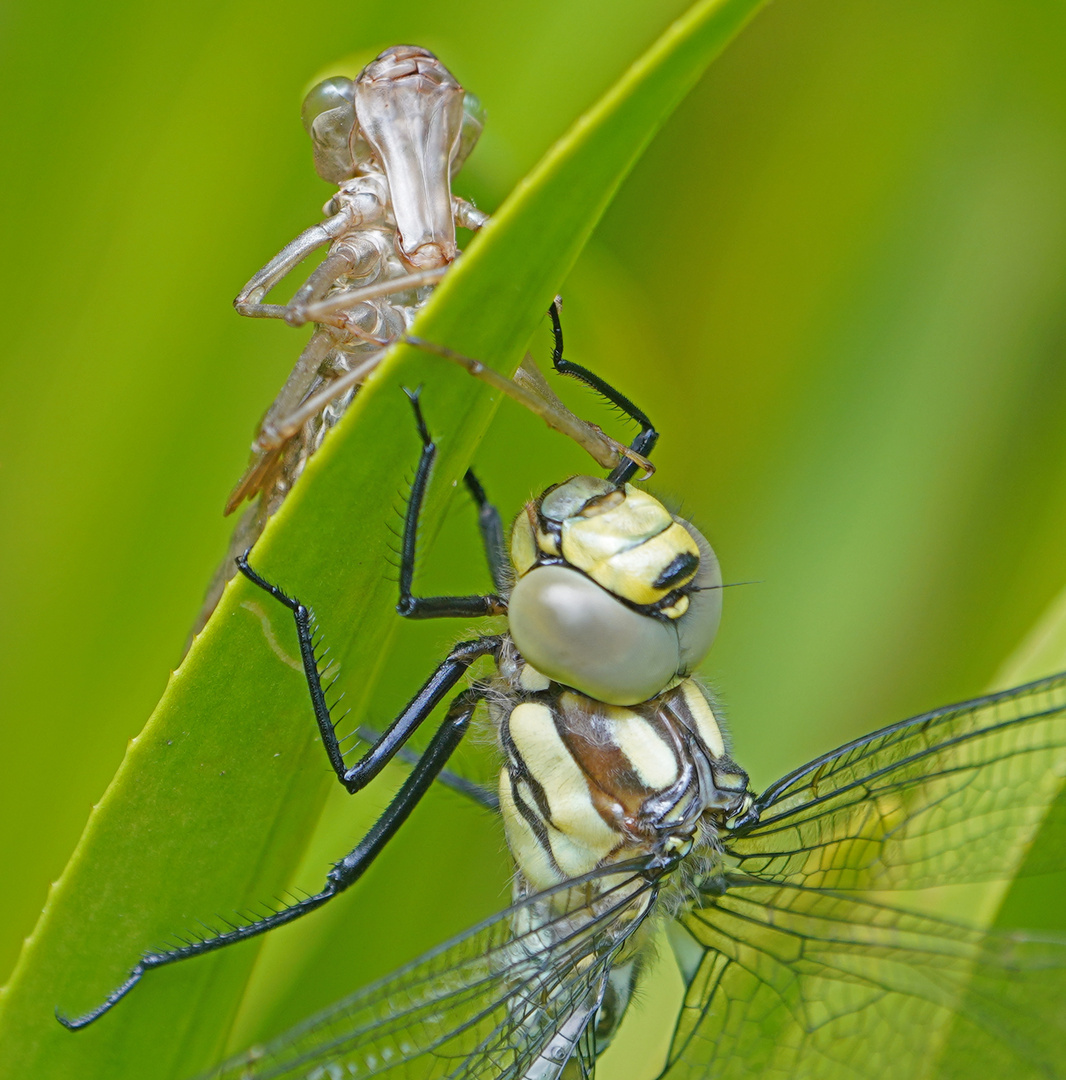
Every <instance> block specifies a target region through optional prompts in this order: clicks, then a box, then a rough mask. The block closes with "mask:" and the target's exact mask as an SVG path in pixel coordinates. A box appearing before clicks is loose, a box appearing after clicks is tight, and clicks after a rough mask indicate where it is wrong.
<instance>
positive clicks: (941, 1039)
mask: <svg viewBox="0 0 1066 1080" xmlns="http://www.w3.org/2000/svg"><path fill="white" fill-rule="evenodd" d="M682 921H683V924H684V926H685V928H686V930H687V931H688V933H689V934H691V935H692V939H694V941H695V942H696V943H697V946H698V948H699V949H700V950H701V951H702V959H701V960H700V962H699V963H698V965H697V966H696V967H695V969H694V970H692V971H691V973H690V974H691V979H690V981H689V984H688V990H687V994H686V998H685V1003H684V1006H683V1008H682V1010H681V1015H680V1017H679V1020H678V1024H677V1028H676V1030H675V1033H674V1040H673V1044H672V1046H671V1050H670V1056H669V1059H668V1060H669V1064H668V1066H667V1069H666V1071H665V1073H664V1078H668V1080H696V1078H697V1077H698V1078H703V1077H707V1076H713V1077H715V1080H741V1078H745V1080H755V1078H759V1080H845V1078H846V1080H860V1078H862V1080H867V1078H869V1077H877V1078H878V1080H896V1078H899V1080H919V1078H923V1077H937V1078H940V1077H964V1076H965V1077H974V1076H986V1077H987V1076H1010V1077H1011V1078H1012V1080H1017V1078H1023V1077H1026V1078H1028V1077H1033V1078H1034V1080H1035V1078H1036V1077H1051V1076H1063V1075H1066V1009H1064V1007H1063V1002H1064V1000H1066V941H1061V940H1054V939H1043V940H1040V939H1036V938H1032V937H1025V936H1021V935H996V934H983V933H981V932H979V931H975V930H972V929H970V928H968V927H964V926H961V925H959V924H954V923H950V922H947V921H945V920H942V919H938V918H934V917H930V916H925V915H917V914H914V913H912V912H906V911H903V910H900V909H897V908H892V907H888V906H885V905H883V904H880V903H876V902H873V901H864V900H862V899H860V898H856V897H853V896H842V895H840V894H834V893H831V892H823V891H820V890H817V889H807V888H803V887H791V886H788V885H766V884H763V883H761V882H758V883H751V882H744V881H743V879H736V880H734V881H731V882H729V889H728V891H727V892H726V893H725V894H724V895H722V896H719V897H716V898H714V899H713V901H711V902H709V903H707V904H706V905H705V906H704V907H702V908H700V909H698V910H696V911H693V912H691V913H689V914H688V915H686V916H684V917H683V920H682Z"/></svg>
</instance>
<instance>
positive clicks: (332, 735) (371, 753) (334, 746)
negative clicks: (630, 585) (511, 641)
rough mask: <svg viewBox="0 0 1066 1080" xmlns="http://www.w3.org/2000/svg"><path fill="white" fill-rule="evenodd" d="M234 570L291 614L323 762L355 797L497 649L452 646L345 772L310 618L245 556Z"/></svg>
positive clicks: (493, 641)
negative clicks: (473, 667) (474, 665)
mask: <svg viewBox="0 0 1066 1080" xmlns="http://www.w3.org/2000/svg"><path fill="white" fill-rule="evenodd" d="M237 569H238V570H240V572H241V573H242V574H244V576H245V577H246V578H248V580H249V581H251V582H252V583H253V584H255V585H258V586H259V588H261V589H262V590H263V591H264V592H268V593H270V595H271V596H273V597H274V599H275V600H278V601H279V602H280V603H282V604H284V605H285V607H287V608H288V609H289V610H290V611H291V612H292V617H293V620H294V621H295V623H296V636H297V639H298V640H299V642H300V658H301V659H302V660H303V666H304V675H305V676H306V678H307V689H308V691H309V692H310V695H311V704H312V706H313V707H314V710H315V720H317V721H318V731H319V734H320V735H321V737H322V745H323V746H324V747H325V748H326V756H327V757H328V758H329V763H330V765H332V766H333V771H334V772H335V773H336V774H337V779H338V780H339V781H340V782H341V783H342V784H343V785H344V787H345V788H346V789H347V791H348V792H349V793H350V794H354V793H355V792H357V791H360V790H361V789H362V788H364V787H366V785H367V784H369V783H370V781H371V780H373V779H374V777H375V776H377V774H378V773H379V772H381V770H382V769H383V768H384V767H385V765H386V764H387V763H388V762H389V761H390V760H391V759H392V757H393V756H394V755H395V754H396V753H397V751H398V750H399V749H400V747H401V746H403V744H404V743H405V742H407V740H408V739H409V738H410V737H411V735H412V734H413V733H414V731H415V729H416V728H417V727H418V726H419V724H421V723H422V721H423V720H425V719H426V718H427V717H428V716H429V715H430V713H432V712H433V710H434V709H435V708H436V707H437V705H439V704H440V702H441V701H443V700H444V696H445V695H446V694H447V693H448V691H449V690H451V689H452V687H454V686H455V684H456V683H457V682H458V681H459V680H460V679H461V678H462V677H463V675H464V674H465V673H466V669H467V668H468V667H470V665H471V664H472V663H473V662H474V661H475V660H477V659H479V658H480V657H482V656H488V655H489V654H490V653H494V652H495V651H496V650H497V649H498V648H499V647H500V643H501V641H502V638H500V637H495V636H490V637H483V638H476V639H475V640H474V641H464V642H461V643H460V644H459V645H456V646H455V647H454V648H453V649H452V650H451V652H449V653H448V655H447V656H446V657H445V658H444V660H443V661H442V662H441V664H440V666H439V667H438V668H437V670H436V671H434V672H433V674H432V675H430V677H429V678H428V679H427V680H426V681H425V683H423V685H422V688H421V689H420V690H419V691H418V693H417V694H415V696H414V697H413V698H411V700H410V701H409V702H408V703H407V705H406V706H405V708H404V710H403V711H402V712H401V713H400V715H399V716H398V717H396V719H395V720H394V721H393V722H392V723H391V724H390V725H389V726H388V727H387V728H386V729H385V732H384V734H382V735H381V736H380V737H379V738H378V739H377V741H376V742H375V743H374V745H373V746H372V747H371V748H370V749H369V750H368V751H367V752H366V754H365V755H364V756H363V757H361V758H360V759H359V760H358V761H357V762H356V763H355V764H354V765H351V766H348V765H346V764H345V762H344V755H343V754H342V753H341V748H340V742H339V740H338V739H337V732H336V731H335V730H334V727H333V718H332V717H331V716H330V712H329V706H328V705H327V704H326V695H325V691H324V690H323V688H322V678H321V676H320V674H319V671H318V664H317V663H316V661H315V650H314V643H313V640H312V630H311V613H310V611H308V609H307V608H306V607H305V606H304V605H303V604H301V603H300V601H299V600H297V599H296V597H294V596H288V595H287V594H286V593H284V592H282V591H281V589H279V588H278V586H277V585H272V584H271V583H270V582H269V581H267V580H266V579H265V578H263V577H261V576H260V575H259V574H257V573H256V572H255V570H253V569H252V568H251V566H249V565H248V556H247V553H245V554H244V555H242V556H240V558H238V559H237Z"/></svg>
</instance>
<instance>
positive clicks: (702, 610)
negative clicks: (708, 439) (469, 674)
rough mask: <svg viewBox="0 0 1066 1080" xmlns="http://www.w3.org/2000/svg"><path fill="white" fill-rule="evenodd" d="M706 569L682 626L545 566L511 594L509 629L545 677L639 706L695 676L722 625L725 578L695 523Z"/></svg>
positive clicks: (565, 569) (573, 573)
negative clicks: (676, 680) (680, 680)
mask: <svg viewBox="0 0 1066 1080" xmlns="http://www.w3.org/2000/svg"><path fill="white" fill-rule="evenodd" d="M675 520H676V521H677V524H678V525H680V526H681V527H683V528H684V529H685V530H686V531H687V532H688V534H689V535H690V536H691V537H692V539H693V540H694V541H695V543H696V546H697V547H698V548H699V553H700V567H699V570H698V571H697V573H696V577H695V578H694V580H693V581H692V583H691V585H690V586H689V588H690V589H691V591H689V590H688V589H686V592H685V595H684V600H685V602H686V604H687V606H686V607H685V608H684V614H682V615H680V616H677V617H675V618H663V617H657V616H654V615H645V614H642V613H641V612H639V611H635V610H634V609H633V608H632V607H629V606H628V605H627V604H624V603H623V602H622V601H621V600H619V599H618V597H617V596H614V595H613V594H612V593H610V592H608V591H607V590H606V589H604V588H602V587H601V586H600V585H598V584H596V582H595V581H593V580H592V579H591V578H589V577H587V576H586V575H585V574H583V573H581V572H580V571H579V570H575V569H573V568H571V567H569V566H559V565H547V566H537V567H534V568H533V569H532V570H530V571H529V572H528V573H526V574H524V575H523V576H522V577H521V578H520V579H519V580H518V583H517V584H516V585H515V587H514V590H513V591H512V593H511V597H510V601H509V608H508V622H509V624H510V629H511V637H512V638H513V639H514V643H515V645H517V646H518V651H519V652H520V653H521V654H522V656H523V657H525V659H526V660H527V661H528V662H529V663H530V664H532V665H533V667H535V668H536V669H537V670H538V671H540V672H542V673H543V674H545V675H547V676H548V677H549V678H550V679H553V680H554V681H555V682H559V683H562V684H563V685H564V686H572V687H573V688H574V689H575V690H578V691H580V692H581V693H583V694H587V695H588V696H589V697H592V698H596V699H597V700H598V701H604V702H607V704H609V705H635V704H637V703H638V702H640V701H647V700H648V699H649V698H652V697H654V696H655V695H656V694H659V693H661V692H662V691H663V690H665V689H666V687H667V686H668V685H669V684H670V682H671V681H672V680H673V679H674V678H677V677H679V676H680V677H683V676H686V675H690V674H691V673H692V672H693V671H694V670H695V669H696V668H697V667H698V666H699V664H700V661H701V660H703V658H704V657H705V656H706V655H707V652H708V651H709V649H710V647H711V644H712V642H713V641H714V636H715V634H716V633H717V632H718V624H719V622H720V621H721V617H722V589H721V585H722V572H721V570H720V568H719V566H718V559H717V558H716V556H715V554H714V551H713V550H712V548H711V545H710V544H708V543H707V541H706V540H705V539H704V537H703V536H702V535H701V534H700V533H699V532H698V531H697V530H696V529H694V528H693V527H692V526H691V525H690V524H689V523H688V522H687V521H683V520H682V519H680V518H677V519H675Z"/></svg>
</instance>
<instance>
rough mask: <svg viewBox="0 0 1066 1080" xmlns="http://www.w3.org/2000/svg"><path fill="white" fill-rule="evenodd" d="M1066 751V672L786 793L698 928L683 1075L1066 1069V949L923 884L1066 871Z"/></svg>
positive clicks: (743, 835) (747, 840)
mask: <svg viewBox="0 0 1066 1080" xmlns="http://www.w3.org/2000/svg"><path fill="white" fill-rule="evenodd" d="M1064 748H1066V677H1064V676H1057V677H1055V678H1053V679H1047V680H1043V681H1041V682H1039V683H1033V684H1030V685H1028V686H1024V687H1019V688H1018V689H1016V690H1012V691H1008V692H1005V693H1002V694H995V695H991V696H989V697H985V698H981V699H979V700H976V701H971V702H965V703H963V704H960V705H957V706H952V707H949V708H946V709H940V710H937V711H936V712H933V713H929V714H926V715H924V716H920V717H917V718H915V719H913V720H909V721H905V722H904V723H902V724H897V725H894V726H892V727H890V728H886V729H884V730H883V731H880V732H875V733H874V734H872V735H870V736H867V737H866V738H864V739H860V740H857V741H856V742H853V743H849V744H848V745H846V746H844V747H842V748H841V749H840V750H838V751H836V752H835V753H833V754H829V755H826V756H825V757H822V758H819V759H817V760H815V761H813V762H811V763H810V764H809V765H806V766H804V767H803V768H801V769H798V770H796V771H795V772H793V773H791V774H790V775H788V776H786V777H784V778H783V779H782V780H780V781H779V782H778V783H776V784H774V785H772V786H771V787H770V788H769V789H768V790H767V792H766V793H765V794H764V795H763V796H761V797H760V798H759V799H758V800H757V802H756V809H757V812H758V820H757V821H756V820H755V816H754V815H750V816H749V817H747V818H746V819H745V820H744V821H742V822H740V823H739V824H738V826H737V828H736V829H735V831H734V832H733V833H732V834H731V835H729V836H727V837H725V838H724V847H725V851H726V856H727V869H726V871H725V872H724V873H723V874H722V875H721V876H720V877H719V878H717V879H715V880H713V881H708V882H707V883H706V886H705V892H704V894H703V896H702V898H701V901H700V903H699V904H698V905H697V907H696V908H695V909H694V910H692V911H690V912H688V913H687V914H685V915H684V916H683V918H682V923H683V925H684V927H685V929H686V930H687V931H688V934H689V935H690V937H689V938H688V939H687V940H684V941H681V942H680V946H681V947H680V949H679V955H681V956H682V957H683V958H685V957H686V953H687V959H685V961H684V966H685V968H686V975H687V977H688V980H689V983H688V991H687V995H686V1000H685V1004H684V1007H683V1009H682V1012H681V1016H680V1018H679V1021H678V1025H677V1029H676V1031H675V1037H674V1041H673V1045H672V1047H671V1051H670V1057H669V1063H668V1066H667V1069H666V1071H665V1073H664V1076H666V1077H669V1078H670V1080H682V1078H687V1077H693V1078H695V1077H697V1076H699V1077H704V1076H708V1075H712V1076H714V1077H716V1078H734V1077H781V1078H782V1080H784V1078H785V1077H788V1078H789V1080H794V1078H806V1077H810V1078H819V1080H823V1078H824V1080H838V1078H846V1077H870V1076H876V1077H879V1078H881V1077H885V1078H893V1077H901V1078H902V1077H906V1078H907V1080H914V1078H919V1077H926V1076H929V1077H932V1076H937V1077H941V1076H974V1075H986V1076H987V1075H1010V1076H1011V1077H1012V1078H1013V1077H1022V1076H1034V1077H1036V1076H1041V1077H1047V1076H1066V942H1063V941H1061V940H1056V939H1054V938H1043V939H1040V938H1037V937H1034V936H1024V935H1000V934H996V933H984V932H982V931H980V930H978V929H974V928H971V927H968V926H965V925H961V924H960V923H958V922H955V921H951V920H948V919H944V918H941V917H939V916H940V913H941V912H942V911H943V910H945V905H950V903H951V896H950V894H945V893H944V892H943V890H942V891H941V892H940V893H939V894H936V893H933V892H924V893H923V892H921V891H920V890H928V889H931V887H933V886H940V885H951V884H956V883H959V882H975V881H995V880H1000V879H1009V878H1010V877H1012V876H1013V875H1014V874H1015V873H1016V871H1017V869H1018V867H1019V865H1020V864H1021V862H1022V860H1023V859H1025V860H1027V862H1026V869H1027V870H1028V871H1033V872H1039V871H1044V870H1050V869H1054V868H1058V867H1061V866H1063V865H1064V864H1066V850H1064V849H1066V843H1063V842H1062V841H1063V839H1066V838H1064V837H1063V836H1062V834H1063V832H1064V829H1063V821H1062V810H1061V802H1056V799H1057V797H1058V795H1059V793H1060V789H1061V786H1062V781H1063V777H1064V775H1066V767H1064V766H1066V749H1064ZM1041 826H1043V832H1042V833H1041V836H1040V857H1039V858H1036V859H1034V858H1033V857H1032V852H1031V850H1030V845H1031V843H1032V840H1033V837H1034V836H1035V835H1036V832H1037V830H1038V829H1040V828H1041ZM1049 841H1050V842H1049ZM937 904H939V906H936V905H937Z"/></svg>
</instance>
